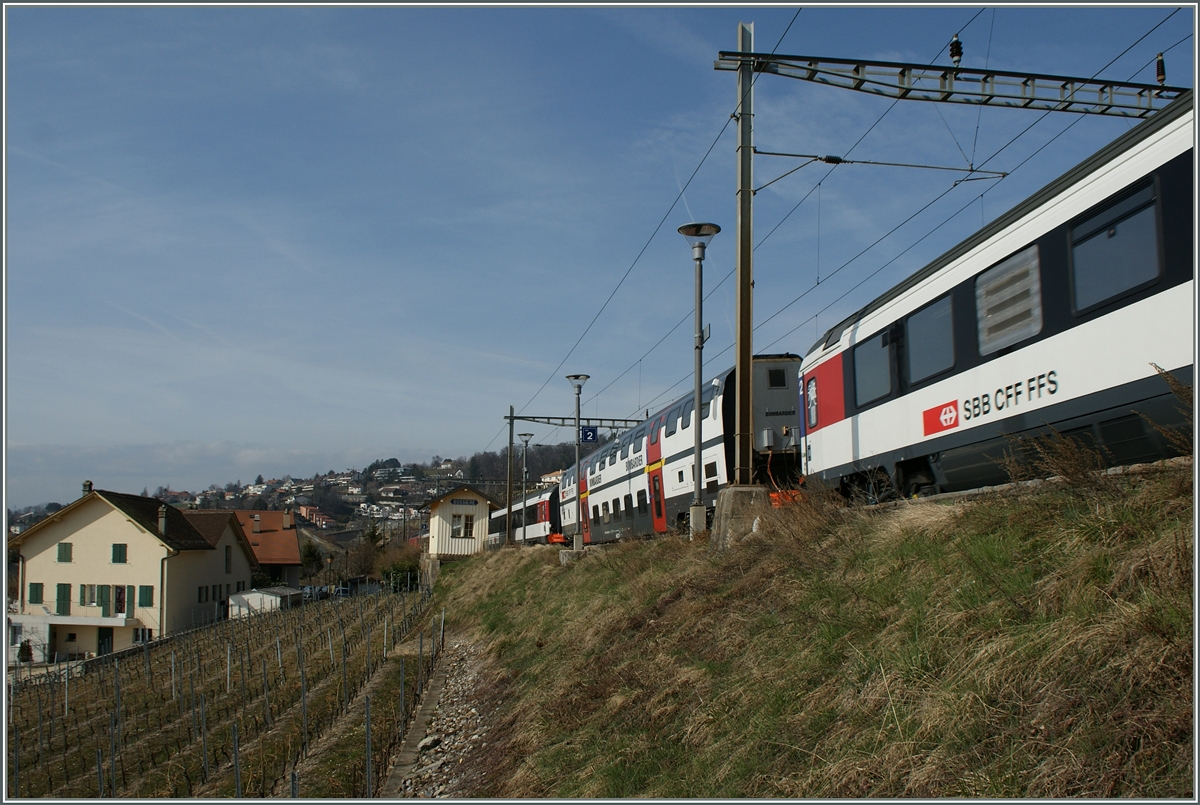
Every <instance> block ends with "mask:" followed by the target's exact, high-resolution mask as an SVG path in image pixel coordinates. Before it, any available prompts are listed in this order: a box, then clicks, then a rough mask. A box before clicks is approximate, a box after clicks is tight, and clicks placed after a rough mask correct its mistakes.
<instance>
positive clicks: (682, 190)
mask: <svg viewBox="0 0 1200 805" xmlns="http://www.w3.org/2000/svg"><path fill="white" fill-rule="evenodd" d="M803 10H804V8H803V7H801V8H798V9H796V13H795V14H793V15H792V19H791V21H790V22H789V23H788V24H787V27H786V28H784V30H783V33H782V34H781V35H780V37H779V40H778V41H777V42H776V43H775V47H774V48H772V49H771V54H772V55H774V54H775V51H776V50H778V49H779V46H780V45H781V44H783V40H784V37H786V36H787V34H788V31H790V30H791V29H792V25H793V24H794V23H795V22H796V18H797V17H799V16H800V12H801V11H803ZM760 75H761V73H759V74H756V75H755V76H754V78H753V80H752V81H751V84H750V90H753V87H754V84H755V83H757V82H758V78H759V76H760ZM750 90H747V91H748V92H749V91H750ZM740 107H741V104H740V103H739V104H738V108H740ZM734 114H736V109H735V110H734ZM733 119H734V115H730V116H729V117H728V118H726V120H725V123H724V124H723V125H722V126H721V130H720V131H719V132H718V133H717V136H716V137H715V138H714V139H713V142H712V144H711V145H710V146H709V147H708V150H707V151H705V153H704V156H703V157H702V158H701V159H700V164H698V165H697V166H696V169H695V170H693V171H692V175H691V176H689V177H688V180H687V182H686V183H685V184H684V185H683V187H682V188H680V190H679V194H678V195H677V196H675V200H674V201H672V202H671V206H670V207H669V208H668V209H667V211H666V213H665V214H664V215H663V217H662V219H661V220H660V221H659V222H658V225H657V226H656V227H655V228H654V231H653V232H652V233H651V234H650V237H649V238H648V239H647V240H646V243H645V245H643V246H642V248H641V251H639V252H638V254H637V256H636V257H635V258H634V260H633V262H632V263H630V265H629V268H627V269H626V270H625V273H624V274H623V275H622V276H621V279H620V280H619V281H618V282H617V285H616V287H615V288H613V290H612V293H610V294H609V295H608V298H607V299H606V300H605V301H604V304H603V305H601V306H600V309H599V310H598V311H596V315H595V316H593V317H592V320H591V321H590V322H589V323H588V325H587V327H585V328H584V330H583V333H582V334H580V336H579V338H578V339H576V341H575V343H574V344H572V345H571V348H570V349H569V350H568V351H567V354H566V355H564V356H563V359H562V360H561V361H560V362H559V364H558V366H556V367H554V371H553V372H551V373H550V376H549V377H547V378H546V380H545V382H543V383H542V385H541V386H540V387H539V388H538V390H537V391H536V392H534V394H533V396H532V397H530V398H529V400H528V401H527V402H526V403H525V404H524V405H523V406H521V410H520V412H518V413H521V412H524V411H525V409H526V408H528V407H529V406H530V404H531V403H533V401H534V400H536V399H537V397H538V395H539V394H541V393H542V391H543V390H544V389H545V388H546V386H548V385H549V384H550V381H551V380H553V379H554V378H555V376H557V375H558V372H559V370H560V369H562V367H563V364H565V363H566V362H567V360H568V359H569V358H570V357H571V355H573V354H574V352H575V350H576V349H577V348H578V347H579V345H580V344H581V343H582V342H583V339H584V338H585V337H586V336H587V334H588V333H589V332H590V331H591V329H592V327H593V326H594V325H595V323H596V321H597V320H598V319H599V318H600V314H601V313H603V312H604V310H605V309H606V308H607V307H608V304H609V302H611V301H612V300H613V297H614V296H616V294H617V291H618V290H620V288H621V286H622V285H623V284H624V283H625V280H626V278H628V277H629V274H630V272H632V271H633V269H634V266H636V265H637V264H638V262H639V261H640V260H641V259H642V255H643V254H645V252H646V249H648V248H650V244H651V243H652V242H653V241H654V238H655V237H657V235H658V233H659V231H660V230H661V229H662V226H663V224H664V223H666V220H667V218H668V217H669V216H670V215H671V213H672V212H673V211H674V209H675V206H676V205H677V204H678V203H679V200H680V199H681V198H683V195H684V193H685V192H686V191H687V188H688V186H689V185H691V183H692V180H693V179H695V178H696V174H698V173H699V172H700V169H701V168H702V167H704V163H705V162H707V161H708V157H709V155H710V154H712V151H713V149H714V148H716V146H717V143H718V142H719V141H720V139H721V137H722V136H724V134H725V131H726V130H727V129H728V128H729V124H730V122H731V121H732V120H733ZM676 326H678V325H676ZM668 335H669V333H668ZM665 337H666V336H664V338H665ZM660 343H661V341H660ZM626 371H628V370H626ZM591 399H595V395H593V397H592V398H591ZM505 427H507V426H504V425H502V426H501V428H500V430H499V431H498V432H497V433H496V435H495V436H493V437H492V439H491V441H489V442H488V444H487V447H485V448H484V450H485V451H486V450H487V449H488V448H490V447H491V446H492V444H493V443H494V442H495V441H496V439H498V438H500V436H501V434H503V433H504V429H505Z"/></svg>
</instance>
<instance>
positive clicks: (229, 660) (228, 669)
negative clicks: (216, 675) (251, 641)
mask: <svg viewBox="0 0 1200 805" xmlns="http://www.w3.org/2000/svg"><path fill="white" fill-rule="evenodd" d="M225 692H226V693H231V692H233V644H232V643H226V644H225Z"/></svg>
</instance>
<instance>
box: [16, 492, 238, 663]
mask: <svg viewBox="0 0 1200 805" xmlns="http://www.w3.org/2000/svg"><path fill="white" fill-rule="evenodd" d="M8 547H9V550H10V551H12V552H15V553H16V554H17V558H18V570H19V583H18V590H17V600H16V607H15V612H14V611H13V608H12V607H10V614H9V616H8V626H9V630H8V631H9V647H10V660H11V659H12V657H15V655H16V651H15V647H16V646H18V645H20V643H21V642H22V641H23V640H29V641H30V645H31V647H32V648H33V649H34V659H35V661H36V660H45V661H53V659H54V657H55V655H56V654H57V656H58V657H59V658H65V657H71V656H75V657H81V656H88V655H96V654H106V653H109V652H111V651H119V650H121V649H124V648H128V647H130V646H133V645H135V644H138V643H141V642H146V641H149V640H153V639H155V638H158V637H161V636H163V635H166V634H170V633H172V632H178V631H183V630H186V629H190V628H192V627H193V626H198V625H200V624H203V623H211V622H213V621H215V620H219V619H222V618H224V617H227V615H228V601H229V598H230V596H231V595H233V594H234V593H237V592H241V591H243V590H247V589H249V588H250V574H251V571H252V570H253V569H255V568H257V563H256V560H255V558H254V552H253V550H252V549H251V547H250V544H249V542H248V541H247V539H246V536H245V534H243V533H242V529H241V526H239V525H238V521H237V519H236V518H235V517H234V516H233V514H232V513H231V512H228V511H188V512H183V511H180V510H179V509H176V508H174V507H173V506H167V505H166V504H164V503H163V502H162V501H160V500H158V499H156V498H149V497H140V496H137V495H126V494H122V493H119V492H106V491H101V490H96V491H92V489H91V484H90V483H87V484H84V495H83V497H81V498H80V499H79V500H76V501H75V502H74V503H71V504H70V505H68V506H65V507H64V508H62V509H60V510H59V511H57V512H55V513H54V514H53V515H51V516H50V517H49V518H47V519H45V520H43V521H42V522H40V523H38V524H37V525H35V526H33V527H31V528H29V529H28V530H26V531H24V532H23V533H21V534H19V535H16V536H14V537H13V538H12V539H10V540H9V543H8Z"/></svg>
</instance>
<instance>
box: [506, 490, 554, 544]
mask: <svg viewBox="0 0 1200 805" xmlns="http://www.w3.org/2000/svg"><path fill="white" fill-rule="evenodd" d="M559 511H560V507H559V503H558V484H554V485H553V486H550V487H546V488H544V489H538V490H534V491H531V492H529V494H528V495H527V496H526V497H525V499H524V500H523V501H521V500H514V501H513V503H512V505H511V506H509V507H508V508H499V509H496V510H495V511H493V512H492V514H491V517H490V518H489V521H488V544H493V545H500V544H503V542H504V539H505V535H506V534H507V527H508V518H509V517H512V518H513V524H512V536H513V542H514V543H516V544H517V545H535V544H536V545H546V544H553V543H562V542H563V535H562V524H561V521H560V520H559Z"/></svg>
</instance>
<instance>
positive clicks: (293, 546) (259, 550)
mask: <svg viewBox="0 0 1200 805" xmlns="http://www.w3.org/2000/svg"><path fill="white" fill-rule="evenodd" d="M234 514H235V515H237V519H238V522H239V523H241V526H242V531H244V532H245V534H246V539H248V540H250V547H251V548H252V549H253V550H254V555H255V556H256V557H257V558H258V563H259V564H260V565H299V564H300V537H299V534H298V532H297V531H296V515H295V514H292V513H291V512H270V511H242V510H238V511H235V512H234ZM256 516H257V517H258V518H259V530H258V532H257V533H255V531H254V518H255V517H256ZM284 518H288V519H290V520H291V528H284V527H283V525H284Z"/></svg>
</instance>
